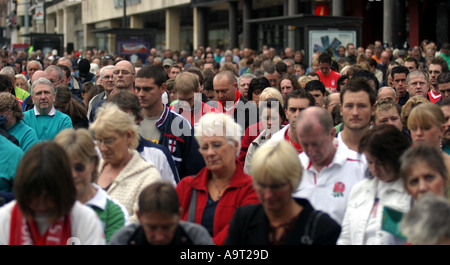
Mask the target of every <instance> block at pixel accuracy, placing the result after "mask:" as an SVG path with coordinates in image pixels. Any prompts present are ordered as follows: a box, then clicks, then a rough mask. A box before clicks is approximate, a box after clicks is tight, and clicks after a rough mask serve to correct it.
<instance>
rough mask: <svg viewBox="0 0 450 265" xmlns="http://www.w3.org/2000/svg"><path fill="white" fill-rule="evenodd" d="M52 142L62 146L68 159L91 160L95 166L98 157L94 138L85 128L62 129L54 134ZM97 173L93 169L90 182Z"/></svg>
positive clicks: (95, 177) (94, 178) (94, 179)
mask: <svg viewBox="0 0 450 265" xmlns="http://www.w3.org/2000/svg"><path fill="white" fill-rule="evenodd" d="M54 142H55V143H57V144H59V145H60V146H62V148H64V150H65V151H66V152H67V154H68V155H69V158H70V159H72V158H73V157H76V158H78V159H80V160H81V161H83V162H91V161H93V162H94V166H95V167H94V168H97V166H98V161H99V157H98V154H97V151H96V149H95V143H94V138H93V137H92V136H91V134H90V133H89V131H88V130H87V129H84V128H81V129H78V130H75V129H73V128H70V129H64V130H62V131H61V132H59V133H58V135H56V137H55V139H54ZM97 174H98V172H97V170H93V172H92V179H91V181H92V182H95V181H96V180H97V176H98V175H97Z"/></svg>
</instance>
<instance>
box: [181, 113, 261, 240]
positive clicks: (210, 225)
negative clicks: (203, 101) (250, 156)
mask: <svg viewBox="0 0 450 265" xmlns="http://www.w3.org/2000/svg"><path fill="white" fill-rule="evenodd" d="M195 135H196V138H197V141H198V142H199V144H200V152H201V154H202V156H203V158H204V160H205V163H206V167H205V168H204V169H203V170H201V171H200V172H199V173H198V174H197V175H196V176H195V177H194V176H190V177H185V178H183V179H182V180H181V181H180V183H178V185H177V193H178V196H179V197H180V204H181V207H182V213H181V218H182V219H183V220H185V221H186V220H187V221H191V222H195V223H197V224H201V225H203V226H204V227H205V228H206V229H207V230H208V231H209V233H210V234H211V236H212V238H213V241H214V243H215V244H217V245H223V244H224V243H225V239H226V237H227V236H228V226H229V222H230V220H231V218H232V217H233V215H234V211H235V210H236V208H238V207H240V206H243V205H247V204H258V203H259V200H258V196H257V194H256V191H255V190H254V188H253V185H252V177H251V176H250V175H247V174H245V173H244V169H243V167H242V164H240V163H239V162H237V161H236V158H237V155H238V154H239V150H240V136H241V135H242V128H241V127H240V126H239V125H238V124H237V123H236V122H234V120H233V118H232V117H230V116H228V115H226V114H224V113H208V114H206V115H204V116H203V117H202V118H201V119H200V121H199V124H198V126H197V127H196V128H195Z"/></svg>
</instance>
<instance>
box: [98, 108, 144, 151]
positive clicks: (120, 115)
mask: <svg viewBox="0 0 450 265" xmlns="http://www.w3.org/2000/svg"><path fill="white" fill-rule="evenodd" d="M89 130H91V131H92V132H94V134H95V135H96V136H97V135H105V134H108V132H111V131H116V132H117V133H119V134H120V135H124V134H125V133H127V132H131V134H132V141H131V144H130V146H129V148H131V149H133V150H134V149H136V148H137V147H138V145H139V134H138V126H137V125H136V124H135V122H134V116H132V115H131V114H129V113H126V112H124V111H122V110H121V109H120V108H119V107H118V106H117V105H116V104H113V103H109V102H106V103H104V104H103V105H102V106H101V107H100V108H99V109H98V111H97V113H96V115H95V121H94V122H93V123H92V124H91V125H90V126H89Z"/></svg>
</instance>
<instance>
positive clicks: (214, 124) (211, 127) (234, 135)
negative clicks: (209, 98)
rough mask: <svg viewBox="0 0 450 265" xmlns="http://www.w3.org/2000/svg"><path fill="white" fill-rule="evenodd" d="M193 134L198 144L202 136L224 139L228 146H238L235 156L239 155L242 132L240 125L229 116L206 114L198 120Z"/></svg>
mask: <svg viewBox="0 0 450 265" xmlns="http://www.w3.org/2000/svg"><path fill="white" fill-rule="evenodd" d="M194 132H195V138H196V140H197V142H198V143H199V144H200V143H201V139H202V136H203V135H205V136H223V137H225V138H226V139H227V142H229V143H230V144H234V143H236V144H238V147H239V148H238V151H237V153H236V154H235V155H236V157H237V156H238V155H239V152H240V150H241V137H242V135H243V130H242V127H241V125H239V124H238V123H236V122H235V121H234V119H233V118H232V117H231V116H230V115H227V114H225V113H215V112H210V113H207V114H205V115H203V116H202V117H201V118H200V120H199V122H198V124H197V126H196V127H195V130H194ZM233 147H234V145H233Z"/></svg>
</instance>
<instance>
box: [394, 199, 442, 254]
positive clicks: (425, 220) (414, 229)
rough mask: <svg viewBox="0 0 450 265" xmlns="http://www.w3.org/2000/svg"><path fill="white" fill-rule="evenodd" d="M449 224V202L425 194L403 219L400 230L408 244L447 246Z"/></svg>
mask: <svg viewBox="0 0 450 265" xmlns="http://www.w3.org/2000/svg"><path fill="white" fill-rule="evenodd" d="M436 213H439V214H436ZM449 223H450V202H449V201H448V200H446V199H444V198H443V197H441V196H436V195H434V194H427V195H425V196H423V197H421V198H420V199H418V200H417V201H416V203H415V204H414V207H413V208H412V209H411V210H410V211H409V212H408V213H407V214H406V215H405V216H404V217H403V220H402V222H401V229H402V232H403V234H404V235H405V236H406V238H407V239H408V243H410V244H414V245H449V244H450V225H449Z"/></svg>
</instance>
